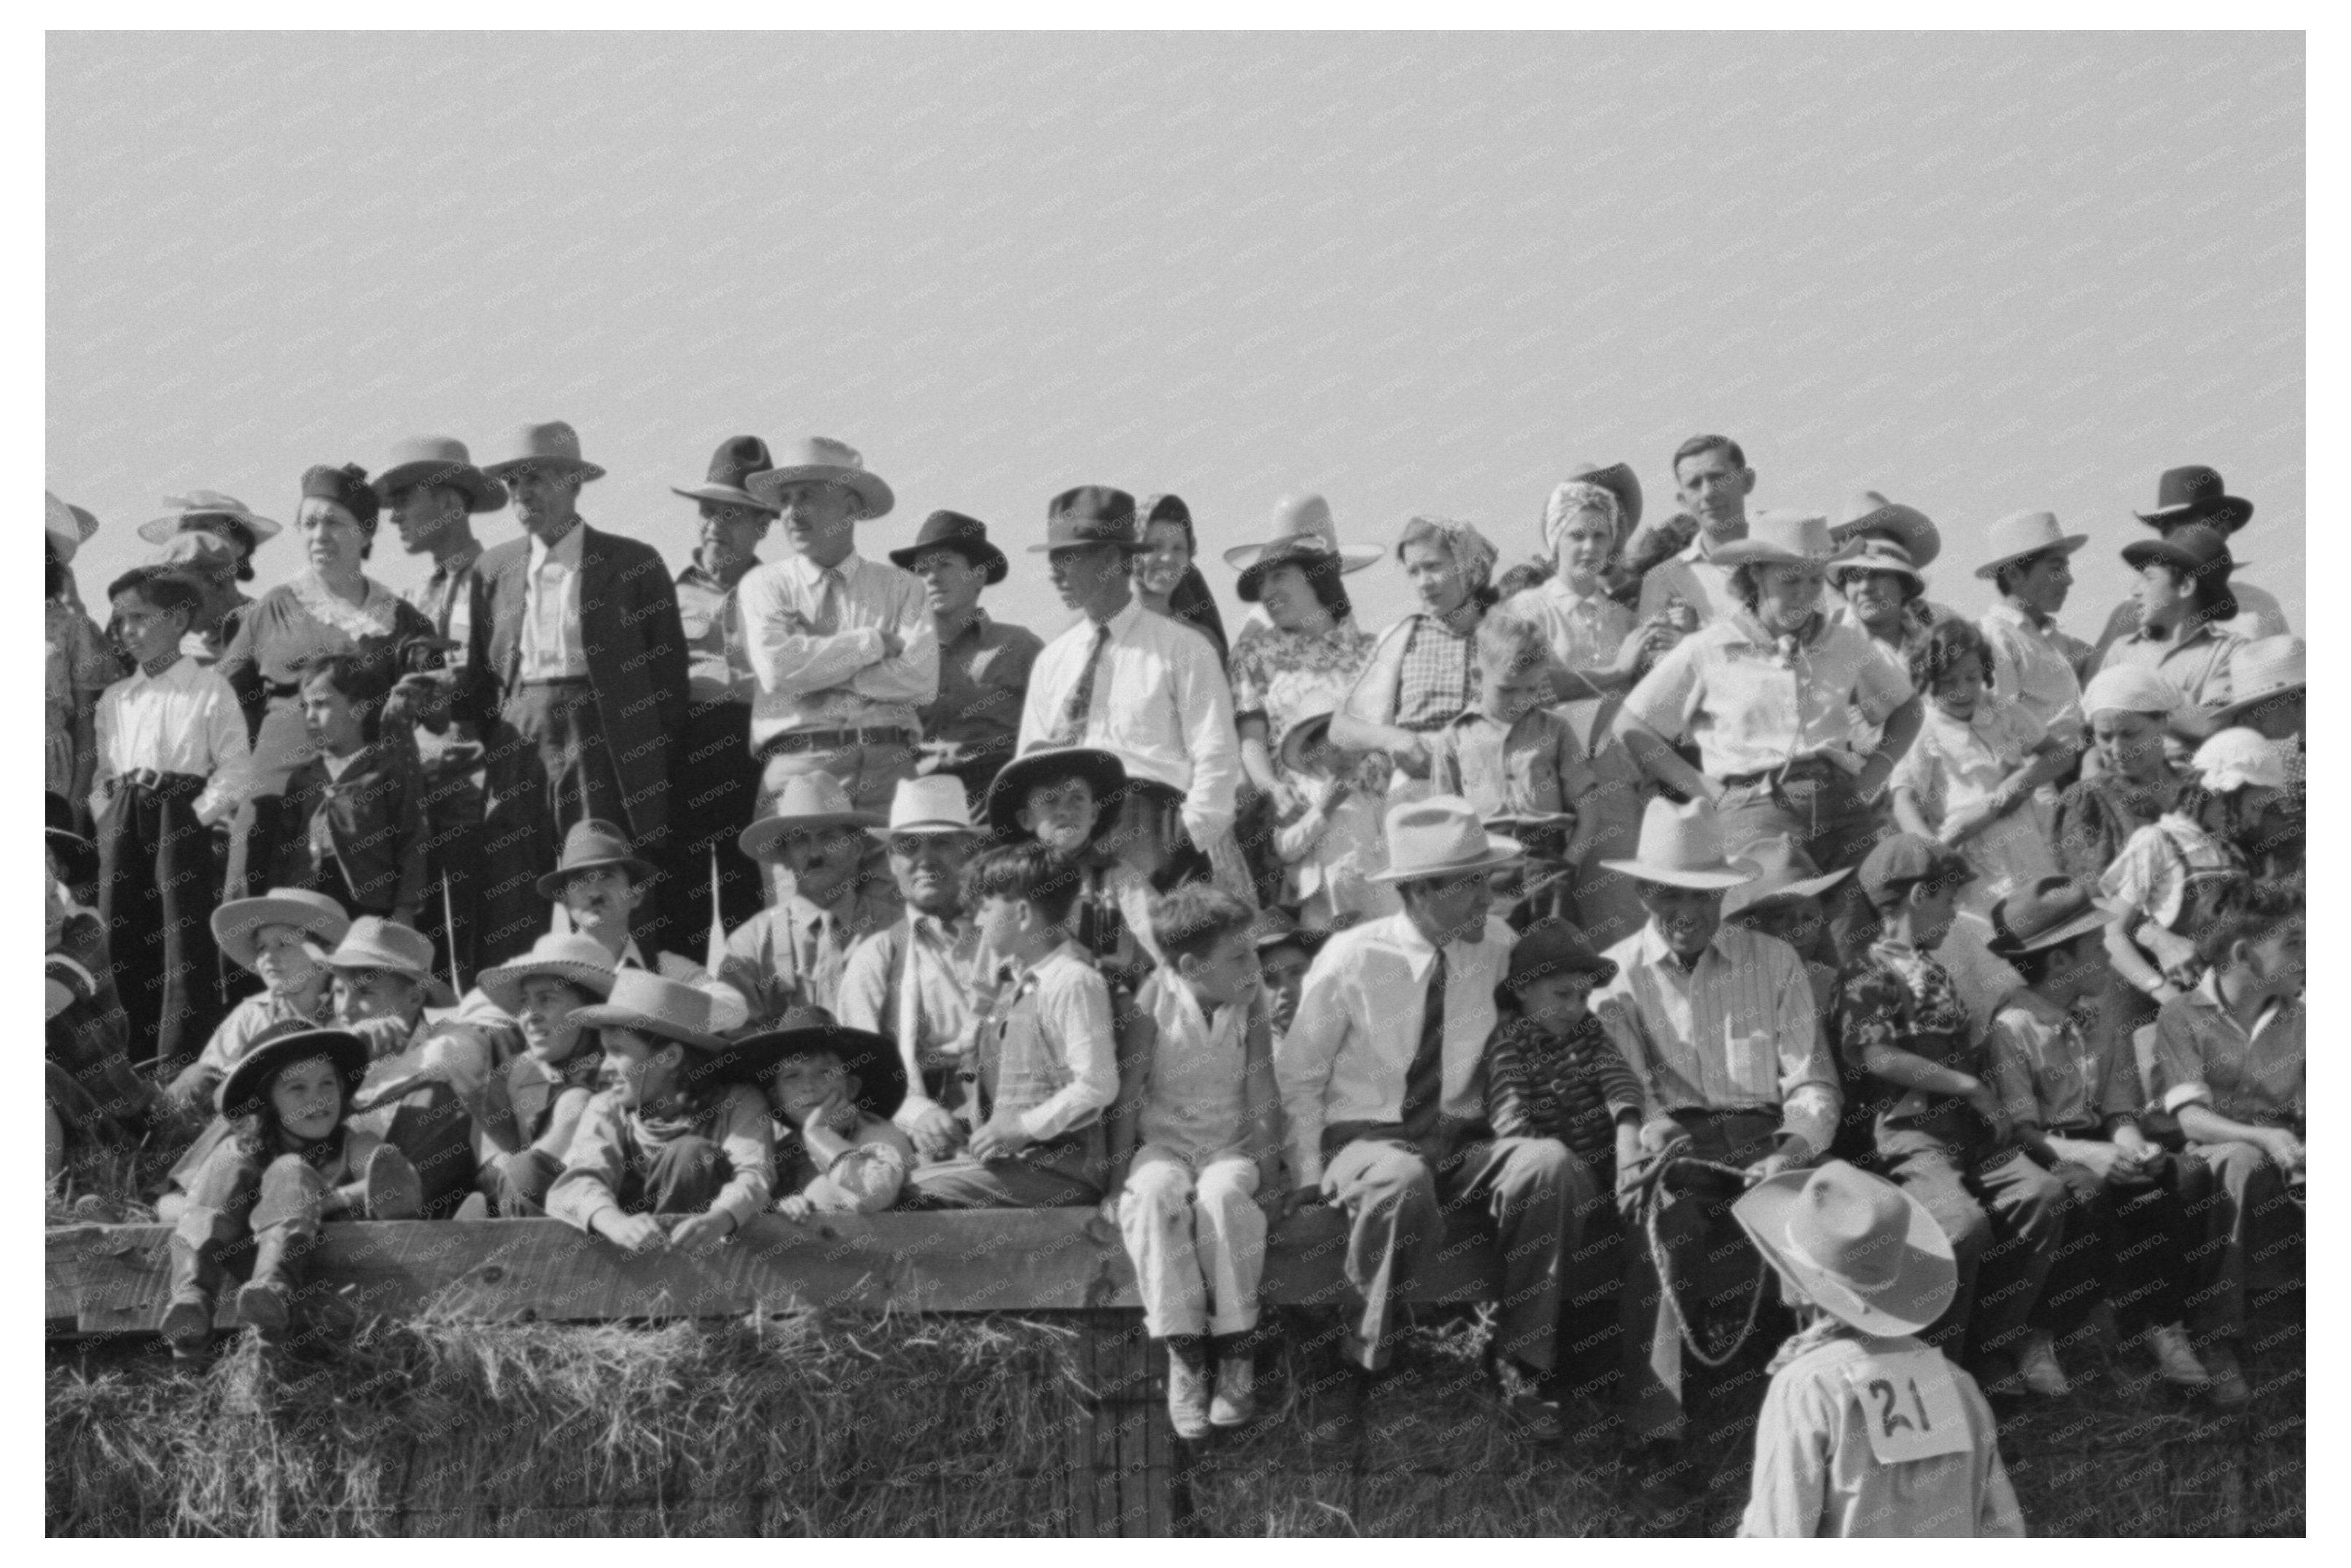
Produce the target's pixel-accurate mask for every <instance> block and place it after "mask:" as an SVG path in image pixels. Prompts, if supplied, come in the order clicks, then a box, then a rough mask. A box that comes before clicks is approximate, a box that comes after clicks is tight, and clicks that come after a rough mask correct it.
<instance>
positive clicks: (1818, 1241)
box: [1730, 1160, 1959, 1336]
mask: <svg viewBox="0 0 2351 1568" xmlns="http://www.w3.org/2000/svg"><path fill="white" fill-rule="evenodd" d="M1730 1212H1731V1213H1732V1214H1733V1215H1735V1216H1737V1217H1738V1219H1739V1223H1740V1227H1741V1228H1743V1229H1745V1230H1746V1232H1747V1234H1748V1237H1749V1239H1751V1240H1752V1241H1753V1242H1754V1243H1755V1245H1756V1247H1757V1249H1759V1250H1761V1252H1762V1254H1763V1256H1764V1257H1765V1258H1767V1259H1769V1260H1771V1265H1772V1267H1774V1268H1775V1269H1777V1270H1780V1272H1781V1273H1782V1274H1783V1275H1785V1276H1786V1277H1787V1278H1788V1279H1790V1280H1791V1281H1794V1282H1795V1284H1796V1285H1797V1286H1798V1287H1799V1288H1800V1289H1801V1290H1802V1291H1803V1292H1804V1294H1805V1295H1807V1296H1809V1297H1811V1298H1812V1299H1813V1301H1814V1302H1815V1303H1816V1304H1817V1305H1819V1306H1820V1307H1821V1309H1822V1310H1823V1311H1824V1312H1828V1313H1829V1314H1830V1315H1831V1316H1832V1317H1834V1318H1838V1319H1841V1320H1842V1321H1844V1322H1847V1323H1850V1324H1852V1325H1853V1326H1854V1327H1855V1328H1857V1329H1859V1330H1861V1331H1862V1332H1863V1333H1872V1334H1879V1335H1884V1336H1892V1335H1896V1334H1911V1333H1918V1332H1919V1331H1921V1330H1922V1329H1925V1328H1926V1327H1928V1325H1929V1324H1931V1323H1932V1322H1934V1321H1935V1320H1936V1319H1937V1318H1939V1317H1941V1316H1942V1315H1943V1311H1944V1309H1945V1308H1947V1307H1949V1305H1950V1304H1951V1297H1952V1295H1953V1293H1954V1292H1955V1291H1957V1290H1958V1288H1959V1265H1958V1264H1957V1263H1956V1262H1955V1261H1954V1260H1953V1259H1952V1257H1951V1243H1950V1241H1949V1239H1947V1238H1946V1237H1945V1236H1944V1235H1943V1228H1942V1227H1941V1226H1940V1225H1938V1224H1937V1223H1936V1222H1935V1217H1934V1216H1933V1215H1932V1214H1929V1213H1928V1211H1927V1206H1926V1205H1925V1204H1923V1203H1921V1202H1919V1201H1918V1200H1917V1198H1916V1197H1912V1196H1911V1195H1910V1194H1909V1193H1907V1192H1906V1191H1904V1190H1903V1189H1902V1188H1901V1187H1898V1186H1895V1185H1894V1184H1893V1183H1892V1182H1890V1181H1886V1180H1885V1179H1883V1178H1882V1177H1879V1176H1870V1175H1868V1174H1866V1173H1865V1172H1863V1171H1858V1170H1855V1168H1854V1167H1853V1166H1849V1165H1847V1164H1845V1163H1844V1161H1843V1160H1831V1161H1829V1162H1828V1163H1827V1164H1826V1165H1823V1166H1821V1167H1820V1168H1819V1169H1817V1170H1811V1171H1786V1172H1783V1173H1782V1174H1781V1175H1779V1176H1773V1177H1772V1178H1771V1180H1769V1181H1767V1182H1763V1183H1761V1184H1759V1185H1758V1186H1754V1187H1753V1188H1751V1189H1750V1190H1749V1191H1748V1192H1747V1193H1746V1194H1745V1195H1744V1196H1742V1197H1740V1198H1739V1200H1738V1201H1737V1202H1735V1203H1733V1204H1732V1205H1731V1206H1730Z"/></svg>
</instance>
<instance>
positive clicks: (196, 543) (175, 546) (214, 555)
mask: <svg viewBox="0 0 2351 1568" xmlns="http://www.w3.org/2000/svg"><path fill="white" fill-rule="evenodd" d="M155 564H156V565H157V566H168V567H174V568H177V569H180V574H181V575H182V576H183V577H185V576H191V575H193V576H208V575H211V574H213V573H216V572H225V571H234V570H236V547H235V545H233V544H231V543H229V542H228V541H227V540H226V539H225V538H221V537H220V535H218V534H214V533H200V534H173V535H172V537H171V538H168V539H165V540H164V541H163V548H162V549H159V550H157V551H156V552H155Z"/></svg>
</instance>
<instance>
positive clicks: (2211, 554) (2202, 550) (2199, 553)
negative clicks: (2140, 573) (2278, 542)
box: [2123, 523, 2244, 580]
mask: <svg viewBox="0 0 2351 1568" xmlns="http://www.w3.org/2000/svg"><path fill="white" fill-rule="evenodd" d="M2158 560H2159V561H2161V562H2163V563H2164V564H2165V565H2166V566H2170V567H2177V568H2178V569H2179V570H2181V571H2184V572H2186V573H2188V574H2189V576H2190V577H2193V578H2196V579H2198V580H2203V579H2205V578H2208V577H2218V578H2221V579H2226V578H2227V577H2228V575H2229V574H2230V573H2231V572H2232V571H2234V570H2237V568H2239V567H2241V566H2242V565H2243V564H2244V562H2242V561H2241V560H2239V559H2236V558H2235V557H2234V556H2232V555H2231V554H2230V553H2229V541H2228V540H2227V539H2226V538H2222V537H2221V535H2220V530H2219V529H2218V528H2213V527H2211V526H2210V524H2207V523H2189V524H2187V525H2185V526H2184V527H2181V528H2174V529H2172V530H2171V532H2169V533H2168V534H2166V535H2164V536H2163V537H2162V538H2159V539H2140V540H2138V541H2137V542H2136V543H2133V544H2127V545H2125V546H2124V547H2123V564H2124V565H2126V566H2129V567H2133V568H2139V569H2143V568H2145V567H2146V566H2147V563H2148V562H2150V561H2158Z"/></svg>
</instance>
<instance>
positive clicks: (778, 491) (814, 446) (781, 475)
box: [743, 435, 898, 517]
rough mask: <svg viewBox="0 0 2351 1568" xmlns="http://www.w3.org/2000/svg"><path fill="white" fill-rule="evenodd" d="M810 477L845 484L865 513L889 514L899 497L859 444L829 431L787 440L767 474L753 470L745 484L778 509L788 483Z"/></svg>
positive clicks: (804, 481)
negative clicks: (836, 437) (869, 465)
mask: <svg viewBox="0 0 2351 1568" xmlns="http://www.w3.org/2000/svg"><path fill="white" fill-rule="evenodd" d="M811 480H821V481H823V482H825V483H828V484H833V485H845V486H848V487H849V488H850V489H851V490H852V491H854V492H856V495H857V498H858V500H859V501H860V502H862V504H863V505H864V507H865V515H866V516H867V517H886V516H888V515H889V511H890V508H891V507H894V506H896V505H897V504H898V498H897V497H895V496H893V495H892V494H891V493H890V486H887V485H885V484H883V482H882V476H880V475H878V474H874V473H872V472H869V471H868V470H867V468H866V466H865V459H864V458H863V457H862V456H860V455H858V452H857V448H855V447H854V446H852V445H850V444H848V443H846V442H841V441H835V440H833V439H832V438H831V436H829V435H803V436H801V437H800V438H799V439H798V440H797V441H791V442H787V443H786V444H784V445H783V447H782V448H781V449H779V450H778V452H777V453H776V465H775V466H774V467H773V468H770V469H768V471H767V472H766V473H764V474H754V475H752V476H750V477H749V478H747V479H746V480H745V481H744V482H743V487H744V488H745V489H747V490H748V491H750V492H751V494H752V495H754V496H757V497H758V498H759V504H760V505H762V506H765V507H772V508H773V509H775V510H776V511H778V512H780V511H782V510H783V502H782V501H781V500H779V499H778V497H780V496H781V495H782V494H783V491H784V486H787V485H805V484H808V483H809V482H810V481H811Z"/></svg>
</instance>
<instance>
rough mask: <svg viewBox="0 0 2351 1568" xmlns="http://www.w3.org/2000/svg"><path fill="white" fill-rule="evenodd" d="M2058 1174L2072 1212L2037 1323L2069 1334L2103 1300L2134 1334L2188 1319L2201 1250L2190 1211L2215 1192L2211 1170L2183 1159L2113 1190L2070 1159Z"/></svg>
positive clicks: (2036, 1312)
mask: <svg viewBox="0 0 2351 1568" xmlns="http://www.w3.org/2000/svg"><path fill="white" fill-rule="evenodd" d="M2050 1174H2051V1175H2052V1176H2055V1177H2056V1178H2057V1179H2058V1180H2059V1181H2061V1182H2064V1184H2065V1193H2066V1197H2067V1199H2068V1202H2069V1204H2070V1207H2068V1208H2067V1209H2066V1211H2065V1239H2064V1243H2063V1244H2062V1245H2061V1246H2059V1248H2058V1249H2057V1255H2056V1258H2055V1260H2053V1263H2052V1264H2051V1266H2050V1270H2049V1276H2048V1278H2047V1279H2046V1280H2044V1281H2042V1285H2041V1301H2040V1303H2039V1304H2038V1305H2037V1306H2036V1307H2035V1308H2034V1309H2033V1312H2032V1322H2033V1325H2034V1326H2035V1327H2037V1328H2045V1329H2048V1330H2049V1331H2050V1332H2051V1333H2067V1332H2069V1331H2071V1330H2073V1329H2074V1328H2076V1327H2078V1326H2080V1324H2081V1322H2082V1319H2083V1317H2084V1315H2085V1314H2086V1313H2087V1312H2089V1310H2090V1309H2091V1308H2092V1307H2094V1306H2095V1305H2096V1304H2097V1303H2098V1302H2099V1301H2108V1302H2111V1303H2112V1304H2113V1306H2114V1309H2115V1322H2116V1324H2117V1325H2118V1326H2119V1327H2120V1328H2121V1329H2122V1331H2123V1333H2125V1334H2126V1335H2133V1336H2135V1335H2137V1334H2139V1333H2144V1332H2146V1331H2147V1330H2148V1329H2150V1328H2156V1327H2159V1326H2161V1325H2162V1324H2165V1323H2176V1322H2182V1321H2183V1320H2184V1314H2185V1312H2186V1308H2185V1306H2184V1303H2185V1301H2187V1298H2188V1286H2189V1272H2190V1270H2191V1269H2192V1267H2193V1265H2192V1264H2191V1263H2190V1262H2189V1259H2190V1258H2191V1257H2192V1256H2193V1255H2194V1252H2195V1249H2196V1229H2195V1224H2194V1221H2193V1220H2191V1219H2190V1218H2189V1206H2190V1205H2193V1204H2196V1203H2198V1202H2199V1199H2200V1198H2201V1197H2203V1195H2204V1194H2205V1193H2206V1192H2208V1191H2209V1190H2210V1186H2211V1173H2210V1171H2209V1170H2207V1169H2206V1168H2205V1166H2203V1165H2202V1163H2201V1162H2199V1161H2196V1160H2189V1159H2180V1158H2178V1157H2176V1156H2175V1157H2174V1158H2173V1159H2171V1160H2170V1161H2168V1163H2167V1165H2166V1166H2165V1169H2164V1173H2163V1175H2162V1176H2160V1177H2159V1178H2158V1179H2157V1180H2155V1181H2152V1182H2149V1183H2147V1185H2145V1186H2107V1185H2106V1184H2105V1183H2104V1182H2102V1181H2100V1180H2099V1179H2098V1178H2097V1177H2096V1176H2094V1175H2092V1174H2091V1172H2090V1171H2089V1170H2088V1169H2087V1168H2086V1167H2085V1166H2077V1165H2074V1164H2073V1163H2072V1162H2070V1161H2061V1162H2059V1163H2058V1165H2057V1166H2055V1167H2054V1168H2053V1169H2052V1170H2051V1172H2050Z"/></svg>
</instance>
